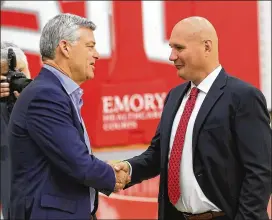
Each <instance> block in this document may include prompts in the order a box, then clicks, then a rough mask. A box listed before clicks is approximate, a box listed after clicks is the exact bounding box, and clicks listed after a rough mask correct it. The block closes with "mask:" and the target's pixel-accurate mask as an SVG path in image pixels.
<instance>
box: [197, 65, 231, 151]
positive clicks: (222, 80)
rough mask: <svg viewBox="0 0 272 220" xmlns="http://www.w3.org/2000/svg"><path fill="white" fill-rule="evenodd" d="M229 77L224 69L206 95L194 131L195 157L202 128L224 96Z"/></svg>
mask: <svg viewBox="0 0 272 220" xmlns="http://www.w3.org/2000/svg"><path fill="white" fill-rule="evenodd" d="M226 80H227V75H226V73H225V70H224V69H222V70H221V71H220V73H219V75H218V77H217V78H216V80H215V81H214V83H213V85H212V86H211V88H210V90H209V92H208V94H207V95H206V98H205V99H204V101H203V103H202V105H201V107H200V109H199V112H198V114H197V117H196V120H195V125H194V129H193V143H192V148H193V155H194V152H195V148H196V145H197V139H198V135H199V132H200V130H201V128H202V125H203V123H204V122H205V119H206V117H207V116H208V114H209V112H210V111H211V109H212V108H213V106H214V105H215V103H216V102H217V100H218V99H219V98H220V97H221V96H222V95H223V93H224V91H223V89H222V88H223V87H224V86H225V85H226Z"/></svg>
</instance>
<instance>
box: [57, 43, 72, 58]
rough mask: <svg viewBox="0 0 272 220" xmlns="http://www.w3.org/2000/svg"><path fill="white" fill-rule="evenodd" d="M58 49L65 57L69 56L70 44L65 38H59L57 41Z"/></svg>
mask: <svg viewBox="0 0 272 220" xmlns="http://www.w3.org/2000/svg"><path fill="white" fill-rule="evenodd" d="M58 46H59V50H60V52H61V53H62V54H63V56H65V57H66V58H69V57H70V51H71V45H70V44H69V42H68V41H66V40H61V41H60V42H59V45H58Z"/></svg>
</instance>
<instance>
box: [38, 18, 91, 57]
mask: <svg viewBox="0 0 272 220" xmlns="http://www.w3.org/2000/svg"><path fill="white" fill-rule="evenodd" d="M81 27H87V28H90V29H91V30H93V31H94V30H95V29H96V25H95V24H94V23H93V22H91V21H88V20H87V19H86V18H83V17H80V16H78V15H73V14H69V13H65V14H60V15H57V16H55V17H54V18H52V19H51V20H49V21H48V22H47V24H46V25H45V26H44V28H43V30H42V34H41V39H40V53H41V56H42V59H44V58H49V59H54V58H55V50H56V48H57V46H58V44H59V42H60V41H61V40H67V41H69V42H70V43H74V42H75V41H77V40H78V39H79V35H78V29H79V28H81Z"/></svg>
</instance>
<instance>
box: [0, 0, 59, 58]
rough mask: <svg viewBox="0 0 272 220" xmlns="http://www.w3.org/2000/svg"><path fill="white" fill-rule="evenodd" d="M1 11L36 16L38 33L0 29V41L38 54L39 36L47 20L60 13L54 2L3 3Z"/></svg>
mask: <svg viewBox="0 0 272 220" xmlns="http://www.w3.org/2000/svg"><path fill="white" fill-rule="evenodd" d="M2 9H6V10H14V11H19V12H25V13H27V12H31V13H33V12H34V13H36V14H37V20H38V25H39V30H38V31H32V30H25V29H23V27H22V28H21V29H19V28H11V27H3V26H2V27H1V39H2V40H7V41H11V42H13V43H15V44H17V45H18V46H19V47H20V48H22V49H23V50H26V51H29V52H33V53H38V54H39V42H40V34H41V30H42V28H43V27H44V25H45V24H46V23H47V22H48V20H49V19H51V18H53V17H54V16H56V15H57V14H59V13H60V9H59V6H58V3H57V2H56V1H44V2H43V1H5V2H4V3H3V5H2Z"/></svg>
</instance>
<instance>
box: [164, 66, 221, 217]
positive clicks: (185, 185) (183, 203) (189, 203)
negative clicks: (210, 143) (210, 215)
mask: <svg viewBox="0 0 272 220" xmlns="http://www.w3.org/2000/svg"><path fill="white" fill-rule="evenodd" d="M221 69H222V67H221V65H220V66H218V67H217V68H216V69H215V70H214V71H213V72H212V73H210V74H209V75H208V76H207V77H206V78H205V79H204V80H203V81H202V82H201V83H200V84H199V85H198V86H197V88H198V89H199V93H198V97H197V100H196V103H195V107H194V109H193V112H192V114H191V117H190V119H189V122H188V126H187V130H186V135H185V140H184V146H183V153H182V159H181V165H180V190H181V197H180V198H179V200H178V202H177V204H173V205H174V206H175V207H176V208H177V210H179V211H181V212H188V213H192V214H197V213H203V212H207V211H221V210H220V209H219V208H218V207H216V205H214V204H213V203H212V202H211V201H209V200H208V199H207V198H206V196H205V195H204V193H203V192H202V190H201V188H200V186H199V184H198V182H197V180H196V178H195V175H194V172H193V161H192V137H193V128H194V124H195V120H196V117H197V114H198V112H199V109H200V107H201V105H202V103H203V101H204V99H205V97H206V95H207V93H208V91H209V89H210V88H211V86H212V84H213V82H214V80H215V79H216V77H217V76H218V74H219V72H220V71H221ZM192 87H195V85H194V84H193V83H192V82H191V88H190V89H189V91H188V92H187V93H186V94H185V96H184V97H183V100H182V102H181V105H180V107H179V109H178V111H177V114H176V116H175V119H174V122H173V125H172V131H171V136H170V146H169V147H170V150H169V155H168V156H169V157H170V153H171V150H172V147H173V142H174V138H175V134H176V131H177V128H178V124H179V121H180V118H181V115H182V113H183V110H184V107H185V104H186V101H187V99H188V97H189V94H190V92H191V89H192Z"/></svg>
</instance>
